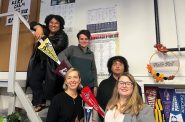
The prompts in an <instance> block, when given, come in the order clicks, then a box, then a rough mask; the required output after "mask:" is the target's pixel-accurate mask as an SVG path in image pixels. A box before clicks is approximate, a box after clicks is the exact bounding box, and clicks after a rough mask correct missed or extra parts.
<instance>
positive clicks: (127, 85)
mask: <svg viewBox="0 0 185 122" xmlns="http://www.w3.org/2000/svg"><path fill="white" fill-rule="evenodd" d="M104 121H105V122H113V121H114V122H155V119H154V114H153V111H152V108H150V107H149V106H148V105H145V104H144V103H143V100H142V98H141V96H140V95H139V93H138V87H137V83H136V81H135V79H134V77H133V76H132V75H131V74H129V73H123V74H122V75H121V76H120V77H119V79H118V81H117V83H116V85H115V87H114V91H113V95H112V97H111V99H110V100H109V102H108V105H107V107H106V115H105V120H104Z"/></svg>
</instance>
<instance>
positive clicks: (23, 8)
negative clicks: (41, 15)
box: [6, 0, 31, 25]
mask: <svg viewBox="0 0 185 122" xmlns="http://www.w3.org/2000/svg"><path fill="white" fill-rule="evenodd" d="M30 4H31V0H10V1H9V6H8V13H10V12H14V11H17V12H19V13H20V14H21V15H22V16H23V17H24V18H25V19H26V20H28V18H29V14H30ZM12 22H13V15H12V16H7V19H6V25H12Z"/></svg>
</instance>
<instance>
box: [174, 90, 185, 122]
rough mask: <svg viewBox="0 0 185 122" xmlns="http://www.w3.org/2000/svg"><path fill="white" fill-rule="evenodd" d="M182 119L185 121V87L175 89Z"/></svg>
mask: <svg viewBox="0 0 185 122" xmlns="http://www.w3.org/2000/svg"><path fill="white" fill-rule="evenodd" d="M175 93H176V96H177V101H178V103H179V106H180V110H181V114H182V118H183V121H184V122H185V89H175Z"/></svg>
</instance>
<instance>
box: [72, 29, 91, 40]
mask: <svg viewBox="0 0 185 122" xmlns="http://www.w3.org/2000/svg"><path fill="white" fill-rule="evenodd" d="M80 34H84V35H85V36H87V38H88V39H90V38H91V33H90V31H89V30H80V31H79V32H78V34H77V35H76V36H77V38H78V39H79V38H80Z"/></svg>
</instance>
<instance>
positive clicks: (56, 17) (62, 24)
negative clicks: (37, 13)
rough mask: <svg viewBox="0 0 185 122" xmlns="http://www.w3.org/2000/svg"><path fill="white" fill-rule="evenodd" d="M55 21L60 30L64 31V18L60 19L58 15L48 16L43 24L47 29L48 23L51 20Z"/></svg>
mask: <svg viewBox="0 0 185 122" xmlns="http://www.w3.org/2000/svg"><path fill="white" fill-rule="evenodd" d="M53 18H54V19H56V20H57V21H58V22H59V23H60V30H62V29H64V25H65V21H64V18H63V17H61V16H60V15H54V14H50V15H48V16H47V17H46V19H45V21H44V22H45V23H46V27H49V22H50V21H51V20H52V19H53Z"/></svg>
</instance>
